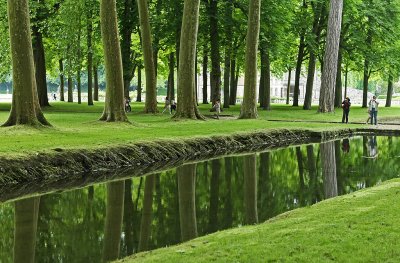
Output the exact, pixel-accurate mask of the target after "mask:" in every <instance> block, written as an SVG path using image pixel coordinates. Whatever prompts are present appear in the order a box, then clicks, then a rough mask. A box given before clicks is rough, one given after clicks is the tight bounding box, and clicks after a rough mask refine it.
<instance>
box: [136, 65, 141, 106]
mask: <svg viewBox="0 0 400 263" xmlns="http://www.w3.org/2000/svg"><path fill="white" fill-rule="evenodd" d="M136 101H137V102H142V67H141V65H139V66H138V86H137V96H136Z"/></svg>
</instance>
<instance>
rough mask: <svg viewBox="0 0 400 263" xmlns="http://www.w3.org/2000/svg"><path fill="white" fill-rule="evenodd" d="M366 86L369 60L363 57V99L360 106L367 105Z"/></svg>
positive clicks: (364, 106)
mask: <svg viewBox="0 0 400 263" xmlns="http://www.w3.org/2000/svg"><path fill="white" fill-rule="evenodd" d="M368 86H369V60H368V59H367V58H365V60H364V77H363V101H362V107H363V108H366V107H368V103H367V101H368Z"/></svg>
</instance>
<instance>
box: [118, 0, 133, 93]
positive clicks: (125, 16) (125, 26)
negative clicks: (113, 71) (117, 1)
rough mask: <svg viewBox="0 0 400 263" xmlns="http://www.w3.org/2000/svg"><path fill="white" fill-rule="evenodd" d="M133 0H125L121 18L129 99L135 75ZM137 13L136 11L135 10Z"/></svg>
mask: <svg viewBox="0 0 400 263" xmlns="http://www.w3.org/2000/svg"><path fill="white" fill-rule="evenodd" d="M133 3H134V2H133V1H132V0H124V7H123V12H122V17H121V24H120V25H121V26H120V29H121V54H122V70H123V78H124V96H125V97H129V87H130V83H131V80H132V78H133V75H134V70H133V67H134V66H133V59H132V50H131V43H132V32H133V27H134V25H135V23H134V17H133V15H132V13H133V10H134V9H135V8H134V4H133ZM135 11H136V10H135Z"/></svg>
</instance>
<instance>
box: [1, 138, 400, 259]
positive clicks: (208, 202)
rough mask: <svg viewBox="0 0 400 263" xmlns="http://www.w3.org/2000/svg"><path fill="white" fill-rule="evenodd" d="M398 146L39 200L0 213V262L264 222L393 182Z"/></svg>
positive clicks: (246, 161)
mask: <svg viewBox="0 0 400 263" xmlns="http://www.w3.org/2000/svg"><path fill="white" fill-rule="evenodd" d="M399 141H400V139H399V138H387V137H368V136H365V137H360V138H353V139H350V140H347V141H346V140H340V141H336V142H327V143H324V144H321V145H318V144H314V145H304V146H298V147H293V148H287V149H282V150H277V151H271V152H264V153H260V154H250V155H246V156H232V157H224V158H221V159H215V160H211V161H206V162H201V163H198V164H187V165H184V166H182V167H179V168H177V169H173V170H170V171H166V172H162V173H160V174H154V175H150V176H146V177H142V178H132V179H128V180H125V181H119V182H110V183H107V184H100V185H95V186H91V187H88V188H86V189H79V190H75V191H68V192H64V193H55V194H51V195H45V196H42V197H41V198H40V206H39V198H36V199H27V200H26V201H24V202H26V203H21V202H22V201H18V202H15V203H10V204H3V205H2V206H0V223H1V224H0V231H1V233H2V235H1V236H0V262H12V261H13V260H14V261H16V262H33V261H35V262H93V261H94V262H100V261H110V260H113V259H117V258H121V257H124V256H127V255H130V254H133V253H136V252H137V251H142V250H151V249H154V248H158V247H163V246H167V245H173V244H176V243H179V242H181V241H185V240H189V239H193V238H195V237H197V236H202V235H205V234H207V233H210V232H214V231H218V230H222V229H226V228H230V227H237V226H240V225H243V224H254V223H257V222H264V221H265V220H267V219H269V218H271V217H274V216H276V215H278V214H281V213H283V212H285V211H288V210H291V209H294V208H297V207H301V206H307V205H311V204H314V203H316V202H318V201H321V200H323V199H326V198H331V197H334V196H337V195H338V194H346V193H350V192H352V191H355V190H358V189H360V188H363V187H366V186H372V185H375V184H377V183H379V182H381V181H384V180H387V179H390V178H394V177H397V176H399V174H398V171H399V168H400V163H399V162H398V156H400V144H399ZM350 144H351V151H350ZM347 145H348V146H347ZM378 145H379V156H378ZM372 156H375V157H374V158H371V157H372ZM378 160H379V161H378ZM14 206H15V208H14ZM14 213H15V216H14ZM14 217H15V218H14ZM21 218H24V219H21ZM35 218H36V219H35ZM35 222H37V223H35ZM13 225H15V227H14V228H13V227H12V226H13ZM21 227H22V228H21ZM36 227H37V234H34V233H35V231H36ZM13 229H14V232H15V233H13V231H12V230H13ZM35 236H36V237H35ZM13 240H14V241H13ZM35 241H36V242H35ZM13 242H15V245H14V256H13V252H12V251H13V249H12V246H13ZM21 251H23V252H21Z"/></svg>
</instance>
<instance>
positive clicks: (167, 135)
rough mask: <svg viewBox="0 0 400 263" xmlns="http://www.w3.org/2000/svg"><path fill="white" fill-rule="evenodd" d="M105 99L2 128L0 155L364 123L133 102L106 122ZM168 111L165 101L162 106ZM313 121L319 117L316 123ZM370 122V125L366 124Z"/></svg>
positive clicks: (285, 110) (295, 112) (358, 117)
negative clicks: (242, 115)
mask: <svg viewBox="0 0 400 263" xmlns="http://www.w3.org/2000/svg"><path fill="white" fill-rule="evenodd" d="M103 106H104V105H103V104H102V103H96V105H95V106H91V107H89V106H87V105H85V104H82V105H78V104H76V103H74V104H71V103H60V102H56V103H52V107H49V108H46V109H45V116H46V118H47V119H48V121H49V122H50V123H51V124H52V125H53V127H52V128H41V129H35V128H27V127H24V126H22V127H10V128H9V127H7V128H4V127H3V128H0V138H1V143H0V155H3V156H4V155H8V156H12V155H18V154H31V153H35V152H39V151H40V152H43V151H44V152H45V151H50V150H51V149H54V148H64V149H77V148H85V149H87V148H96V147H103V146H109V145H119V144H127V143H132V142H137V141H149V140H155V139H177V138H179V139H182V138H193V137H196V136H211V135H227V134H233V133H242V132H252V131H257V130H266V129H282V128H287V129H313V130H328V129H338V128H343V127H349V128H355V127H361V125H356V124H349V125H343V124H341V123H336V124H326V123H322V124H321V123H317V122H315V123H314V121H341V110H340V109H339V110H338V113H336V114H318V113H316V108H315V107H314V108H313V109H312V110H311V111H304V110H302V109H301V108H300V107H291V106H286V105H273V107H272V111H268V112H267V111H261V110H260V111H259V115H260V116H259V118H258V119H257V120H237V119H236V117H237V116H238V115H239V112H240V107H239V106H235V107H231V108H230V109H228V110H225V111H224V112H223V113H222V114H224V115H225V114H226V115H232V116H234V117H233V118H222V119H221V120H215V119H210V118H208V119H207V121H172V120H171V119H170V115H169V114H164V115H162V114H156V115H154V114H143V113H141V111H142V110H143V107H144V105H143V104H142V103H133V104H132V110H133V112H132V113H129V114H128V115H129V119H130V121H131V122H132V123H131V124H127V123H122V124H121V123H104V122H99V121H97V119H98V118H99V117H100V115H101V112H102V110H103ZM9 108H10V105H9V104H0V123H4V122H5V121H6V119H7V117H8V115H9V113H8V111H9ZM209 108H210V106H209V105H200V109H201V111H202V112H203V113H204V114H207V115H212V113H210V112H209ZM159 109H160V111H161V110H162V104H160V106H159ZM399 113H400V108H399V107H395V108H390V109H385V108H382V109H381V110H380V111H379V117H380V118H381V119H383V117H384V118H396V117H399V116H400V114H399ZM366 115H367V113H366V110H365V109H361V108H356V107H354V108H353V109H352V110H351V113H350V119H351V121H357V122H364V121H365V119H366ZM267 120H287V121H293V120H300V121H304V122H301V123H297V122H272V121H267ZM310 121H313V122H310ZM362 126H364V127H365V125H362Z"/></svg>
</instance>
